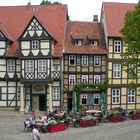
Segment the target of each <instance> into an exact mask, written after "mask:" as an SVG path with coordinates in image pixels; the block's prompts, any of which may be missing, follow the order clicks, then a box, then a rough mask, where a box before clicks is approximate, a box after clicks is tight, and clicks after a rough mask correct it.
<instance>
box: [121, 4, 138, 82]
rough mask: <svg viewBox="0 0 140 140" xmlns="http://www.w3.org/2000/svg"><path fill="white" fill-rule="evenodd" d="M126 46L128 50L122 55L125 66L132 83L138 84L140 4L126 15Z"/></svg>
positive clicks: (124, 29)
mask: <svg viewBox="0 0 140 140" xmlns="http://www.w3.org/2000/svg"><path fill="white" fill-rule="evenodd" d="M121 34H122V38H123V41H124V43H123V44H124V46H125V45H126V46H127V49H126V50H125V52H123V54H122V58H123V59H124V61H125V62H124V63H123V66H124V67H125V68H126V72H127V73H128V75H131V76H130V77H129V78H131V79H132V83H136V81H137V79H138V78H139V76H138V73H139V72H140V2H139V3H138V4H137V5H136V7H135V8H134V10H133V11H128V12H127V13H126V15H125V20H124V27H123V28H122V29H121Z"/></svg>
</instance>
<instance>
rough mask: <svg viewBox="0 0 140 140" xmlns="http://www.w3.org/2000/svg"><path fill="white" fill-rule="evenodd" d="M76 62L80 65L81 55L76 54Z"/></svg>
mask: <svg viewBox="0 0 140 140" xmlns="http://www.w3.org/2000/svg"><path fill="white" fill-rule="evenodd" d="M76 64H77V65H81V57H80V56H77V58H76Z"/></svg>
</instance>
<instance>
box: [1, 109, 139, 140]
mask: <svg viewBox="0 0 140 140" xmlns="http://www.w3.org/2000/svg"><path fill="white" fill-rule="evenodd" d="M28 117H29V115H20V114H18V113H17V112H12V111H11V112H9V111H8V112H6V111H0V140H32V132H27V131H26V130H24V127H23V122H24V120H25V119H26V118H28ZM41 140H140V120H135V121H132V120H128V121H125V122H122V123H102V124H99V125H98V126H95V127H88V128H72V127H70V128H68V129H67V130H65V131H62V132H56V133H41Z"/></svg>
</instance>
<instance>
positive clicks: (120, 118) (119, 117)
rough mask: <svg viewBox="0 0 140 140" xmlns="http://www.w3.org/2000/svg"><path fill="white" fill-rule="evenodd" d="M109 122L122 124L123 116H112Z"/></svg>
mask: <svg viewBox="0 0 140 140" xmlns="http://www.w3.org/2000/svg"><path fill="white" fill-rule="evenodd" d="M109 121H110V122H111V123H116V122H123V121H124V116H112V117H110V118H109Z"/></svg>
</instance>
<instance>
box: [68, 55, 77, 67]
mask: <svg viewBox="0 0 140 140" xmlns="http://www.w3.org/2000/svg"><path fill="white" fill-rule="evenodd" d="M71 61H73V64H72V63H71ZM69 65H76V56H75V55H70V56H69Z"/></svg>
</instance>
